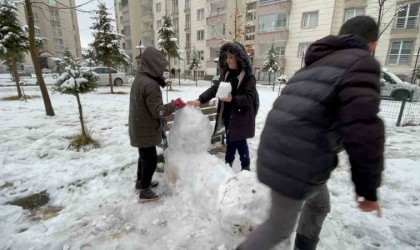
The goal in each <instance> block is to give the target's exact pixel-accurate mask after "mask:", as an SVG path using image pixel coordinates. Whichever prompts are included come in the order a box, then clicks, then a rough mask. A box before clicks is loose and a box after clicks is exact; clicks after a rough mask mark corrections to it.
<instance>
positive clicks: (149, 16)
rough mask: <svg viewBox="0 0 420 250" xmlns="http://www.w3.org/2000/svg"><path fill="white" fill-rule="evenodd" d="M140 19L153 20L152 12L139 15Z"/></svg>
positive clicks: (144, 20)
mask: <svg viewBox="0 0 420 250" xmlns="http://www.w3.org/2000/svg"><path fill="white" fill-rule="evenodd" d="M140 21H142V22H148V21H153V13H149V14H145V15H142V16H140Z"/></svg>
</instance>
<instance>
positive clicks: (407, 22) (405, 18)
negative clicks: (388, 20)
mask: <svg viewBox="0 0 420 250" xmlns="http://www.w3.org/2000/svg"><path fill="white" fill-rule="evenodd" d="M412 4H417V6H418V7H417V14H416V15H413V16H410V10H411V7H412ZM405 12H406V14H405V16H404V17H400V16H399V15H400V13H402V11H400V12H399V13H398V14H397V16H396V17H395V21H394V29H417V28H418V27H419V24H418V23H419V13H420V3H419V2H411V3H407V9H406V11H405ZM410 18H415V23H414V25H413V27H407V26H408V25H409V24H410V23H409V19H410ZM401 19H403V20H404V23H403V26H402V27H398V23H399V20H401Z"/></svg>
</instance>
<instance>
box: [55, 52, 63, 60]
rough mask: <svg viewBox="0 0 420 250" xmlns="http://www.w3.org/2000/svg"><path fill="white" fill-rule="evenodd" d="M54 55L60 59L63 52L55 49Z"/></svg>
mask: <svg viewBox="0 0 420 250" xmlns="http://www.w3.org/2000/svg"><path fill="white" fill-rule="evenodd" d="M55 57H57V58H60V59H63V58H64V53H63V52H58V51H56V52H55Z"/></svg>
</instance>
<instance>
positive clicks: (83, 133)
mask: <svg viewBox="0 0 420 250" xmlns="http://www.w3.org/2000/svg"><path fill="white" fill-rule="evenodd" d="M75 96H76V99H77V105H78V107H79V120H80V126H81V127H82V135H83V136H86V130H85V122H84V121H83V110H82V103H81V102H80V97H79V93H77V92H76V94H75Z"/></svg>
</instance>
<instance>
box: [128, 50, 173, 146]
mask: <svg viewBox="0 0 420 250" xmlns="http://www.w3.org/2000/svg"><path fill="white" fill-rule="evenodd" d="M167 65H168V62H167V61H166V59H165V58H164V56H163V55H162V53H160V52H159V51H158V50H157V49H155V48H153V47H148V48H147V49H146V50H145V51H144V52H143V55H142V59H141V64H140V68H139V70H138V71H137V76H136V78H135V79H134V82H133V85H132V86H131V92H130V111H129V116H128V125H129V134H130V144H131V146H133V147H139V148H148V147H153V146H156V145H158V144H159V143H160V142H161V141H162V129H163V127H162V118H163V117H165V116H169V115H170V114H172V113H173V112H175V110H176V106H175V104H172V103H168V104H163V101H162V91H161V89H160V85H161V86H162V87H164V80H163V78H162V75H163V72H164V70H165V68H166V66H167Z"/></svg>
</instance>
